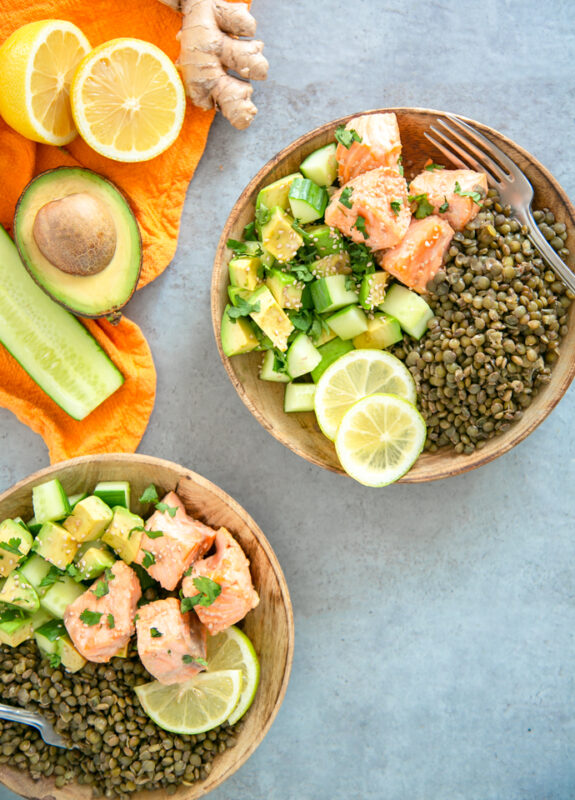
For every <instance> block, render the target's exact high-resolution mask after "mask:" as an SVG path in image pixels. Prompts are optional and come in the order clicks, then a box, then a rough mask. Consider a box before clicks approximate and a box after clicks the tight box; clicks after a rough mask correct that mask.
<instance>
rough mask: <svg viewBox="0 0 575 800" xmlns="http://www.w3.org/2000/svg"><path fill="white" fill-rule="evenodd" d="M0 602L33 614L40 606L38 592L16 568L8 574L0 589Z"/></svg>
mask: <svg viewBox="0 0 575 800" xmlns="http://www.w3.org/2000/svg"><path fill="white" fill-rule="evenodd" d="M1 603H5V604H6V605H9V606H15V607H16V608H19V609H20V610H21V611H25V612H26V613H28V614H33V613H34V612H35V611H38V609H39V608H40V599H39V597H38V593H37V592H36V590H35V589H34V587H33V586H32V584H31V583H30V581H28V580H27V579H26V578H25V577H24V575H22V573H21V572H20V570H18V569H15V570H14V571H13V572H11V573H10V575H8V577H7V578H6V582H5V583H4V585H3V586H2V588H1V589H0V604H1Z"/></svg>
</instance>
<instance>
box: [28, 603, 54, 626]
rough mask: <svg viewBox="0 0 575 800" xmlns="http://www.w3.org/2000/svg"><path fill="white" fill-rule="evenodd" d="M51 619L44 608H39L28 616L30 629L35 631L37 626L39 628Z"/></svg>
mask: <svg viewBox="0 0 575 800" xmlns="http://www.w3.org/2000/svg"><path fill="white" fill-rule="evenodd" d="M51 619H52V615H51V614H49V613H48V611H46V609H45V608H39V609H38V611H36V612H35V613H34V614H32V616H31V617H30V622H31V624H32V630H33V631H37V630H38V628H41V627H42V625H45V624H46V623H47V622H50V620H51Z"/></svg>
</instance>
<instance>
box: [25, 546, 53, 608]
mask: <svg viewBox="0 0 575 800" xmlns="http://www.w3.org/2000/svg"><path fill="white" fill-rule="evenodd" d="M51 569H53V565H52V564H50V562H49V561H46V559H45V558H42V557H41V556H39V555H38V554H37V553H34V554H33V555H31V556H30V558H28V559H27V560H26V561H25V562H24V564H22V566H21V567H20V572H21V573H22V575H24V577H25V578H26V580H28V581H29V582H30V583H31V584H32V586H33V587H34V589H36V591H37V593H38V595H39V596H40V597H42V595H44V594H45V593H46V590H47V588H48V587H47V586H46V585H44V586H42V581H43V580H44V578H45V577H46V575H47V574H48V573H49V572H50V570H51Z"/></svg>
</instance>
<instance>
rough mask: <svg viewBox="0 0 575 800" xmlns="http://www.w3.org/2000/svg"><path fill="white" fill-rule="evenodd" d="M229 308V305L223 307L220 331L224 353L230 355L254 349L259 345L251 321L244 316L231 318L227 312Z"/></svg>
mask: <svg viewBox="0 0 575 800" xmlns="http://www.w3.org/2000/svg"><path fill="white" fill-rule="evenodd" d="M229 308H230V306H226V307H225V310H224V313H223V315H222V325H221V332H220V336H221V341H222V350H223V351H224V354H225V355H226V356H228V357H231V356H237V355H240V354H241V353H249V352H251V351H252V350H255V349H256V347H257V346H258V345H259V339H258V337H257V336H256V334H255V332H254V329H253V326H252V324H251V322H250V321H249V319H246V318H245V317H237V319H231V318H230V316H229V314H228V309H229Z"/></svg>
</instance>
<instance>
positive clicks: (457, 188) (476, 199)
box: [453, 181, 483, 208]
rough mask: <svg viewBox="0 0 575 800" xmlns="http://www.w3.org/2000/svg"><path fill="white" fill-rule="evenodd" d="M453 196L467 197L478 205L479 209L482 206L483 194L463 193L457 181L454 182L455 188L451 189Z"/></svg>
mask: <svg viewBox="0 0 575 800" xmlns="http://www.w3.org/2000/svg"><path fill="white" fill-rule="evenodd" d="M453 191H454V192H455V194H458V195H459V196H460V197H469V198H470V199H471V200H473V202H474V203H475V204H476V205H478V206H479V207H480V208H481V206H482V204H481V202H480V201H481V200H483V194H482V193H481V192H464V191H462V189H461V186H460V184H459V181H455V187H454V189H453Z"/></svg>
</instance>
